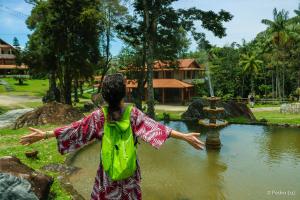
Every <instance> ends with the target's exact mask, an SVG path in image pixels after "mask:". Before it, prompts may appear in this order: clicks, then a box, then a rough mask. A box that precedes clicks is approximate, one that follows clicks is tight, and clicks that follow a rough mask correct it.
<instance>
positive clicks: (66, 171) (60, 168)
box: [42, 163, 79, 175]
mask: <svg viewBox="0 0 300 200" xmlns="http://www.w3.org/2000/svg"><path fill="white" fill-rule="evenodd" d="M42 169H44V170H47V171H52V172H59V173H60V174H63V175H70V174H72V173H73V172H76V171H77V170H79V168H78V167H74V166H67V165H62V164H56V163H53V164H48V165H45V166H44V167H42Z"/></svg>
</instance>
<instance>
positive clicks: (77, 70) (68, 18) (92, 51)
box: [27, 0, 100, 104]
mask: <svg viewBox="0 0 300 200" xmlns="http://www.w3.org/2000/svg"><path fill="white" fill-rule="evenodd" d="M30 3H32V4H34V8H33V9H32V12H31V16H30V17H29V18H28V19H27V26H28V28H29V29H30V30H32V31H33V33H32V34H31V35H30V37H29V42H28V44H27V57H29V58H30V57H31V58H33V61H29V62H31V64H33V66H35V67H34V69H35V70H37V71H40V72H44V73H47V72H48V74H49V80H50V81H51V84H50V88H49V91H53V90H54V89H53V88H52V87H55V86H56V80H57V79H58V86H59V91H60V101H61V102H63V103H66V104H72V96H71V93H72V81H73V80H74V79H76V78H77V77H78V76H79V75H78V74H80V75H84V76H91V75H92V73H91V72H93V67H92V66H95V65H96V63H97V61H98V59H99V49H98V47H99V26H98V24H99V21H100V12H99V10H98V8H99V5H100V1H98V0H93V1H92V0H66V1H59V0H49V1H39V0H35V1H33V0H32V1H30ZM28 60H29V59H27V61H28ZM38 64H43V65H42V66H41V67H37V66H38ZM53 93H55V92H53Z"/></svg>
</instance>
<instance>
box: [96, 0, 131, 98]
mask: <svg viewBox="0 0 300 200" xmlns="http://www.w3.org/2000/svg"><path fill="white" fill-rule="evenodd" d="M100 11H101V13H102V19H101V21H103V22H104V23H100V24H99V26H100V54H101V58H100V59H99V62H98V68H99V71H100V75H101V79H100V83H99V87H98V93H99V92H100V90H101V85H102V82H103V78H104V76H105V74H106V73H107V72H108V70H109V68H110V66H111V60H112V55H111V41H112V40H113V39H114V37H115V32H116V26H117V25H118V24H119V23H122V21H123V17H124V15H125V14H126V13H127V8H126V7H125V6H123V5H121V2H120V0H103V1H102V2H101V5H100Z"/></svg>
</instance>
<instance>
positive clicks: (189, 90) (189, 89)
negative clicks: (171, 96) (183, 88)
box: [188, 88, 191, 101]
mask: <svg viewBox="0 0 300 200" xmlns="http://www.w3.org/2000/svg"><path fill="white" fill-rule="evenodd" d="M188 93H189V101H190V100H191V88H188Z"/></svg>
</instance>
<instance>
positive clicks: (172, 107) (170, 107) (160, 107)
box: [155, 105, 188, 112]
mask: <svg viewBox="0 0 300 200" xmlns="http://www.w3.org/2000/svg"><path fill="white" fill-rule="evenodd" d="M155 109H156V110H163V111H175V112H176V111H178V112H185V111H186V110H187V109H188V106H180V105H155Z"/></svg>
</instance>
